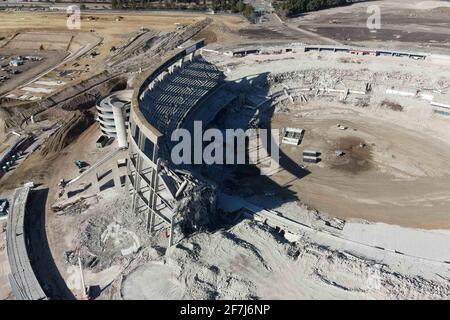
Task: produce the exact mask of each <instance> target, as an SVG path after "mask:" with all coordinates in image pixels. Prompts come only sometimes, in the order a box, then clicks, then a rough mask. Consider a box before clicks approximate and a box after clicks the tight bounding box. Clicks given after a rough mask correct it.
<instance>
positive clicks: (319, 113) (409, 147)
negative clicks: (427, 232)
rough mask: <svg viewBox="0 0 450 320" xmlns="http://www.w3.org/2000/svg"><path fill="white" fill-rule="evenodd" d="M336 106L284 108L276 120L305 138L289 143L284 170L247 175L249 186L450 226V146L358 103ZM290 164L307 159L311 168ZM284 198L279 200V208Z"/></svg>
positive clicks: (322, 205)
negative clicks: (311, 158) (312, 158)
mask: <svg viewBox="0 0 450 320" xmlns="http://www.w3.org/2000/svg"><path fill="white" fill-rule="evenodd" d="M330 104H331V103H329V102H328V103H327V105H326V107H325V106H324V104H323V102H319V101H315V102H311V103H308V104H307V105H306V106H305V105H303V106H301V107H298V108H291V111H290V112H287V113H277V114H276V115H275V116H274V117H273V119H272V123H271V126H272V127H273V128H279V129H283V128H286V127H295V128H303V129H305V135H304V137H303V140H302V142H301V144H300V145H299V146H292V145H287V144H282V145H281V146H280V149H281V150H280V156H281V158H282V159H285V160H284V161H283V160H282V161H281V170H280V171H279V172H278V173H276V174H274V175H272V176H270V177H266V176H253V177H251V176H246V177H245V179H241V181H239V182H240V183H239V186H240V187H241V188H242V190H244V191H246V192H247V193H250V194H251V193H253V194H258V193H259V194H263V193H267V190H270V194H276V195H277V197H278V198H282V199H283V201H295V200H297V199H300V201H302V202H303V203H305V204H307V205H308V206H310V207H312V208H315V209H317V210H319V211H322V212H325V213H328V214H330V215H331V216H335V217H340V218H362V219H365V220H368V221H374V222H385V223H389V224H398V225H402V226H407V227H416V228H426V229H447V228H450V219H449V208H450V192H448V190H450V179H449V176H450V167H449V166H448V161H449V159H450V148H449V147H448V146H447V145H445V144H443V143H442V142H440V141H439V140H438V139H435V138H434V137H431V136H429V135H425V134H422V133H419V132H416V131H414V130H410V129H406V128H403V127H401V126H398V125H395V124H393V123H389V122H386V121H383V120H381V119H379V118H377V117H376V116H374V115H371V114H370V113H366V112H365V111H361V112H360V111H359V110H358V109H357V108H354V107H353V108H350V107H347V106H345V105H343V104H339V103H337V102H336V103H332V104H333V106H331V105H330ZM360 110H362V109H360ZM388 112H394V111H388ZM303 150H315V151H318V152H319V153H320V158H321V161H320V162H319V163H317V164H311V163H303V161H302V153H303ZM286 159H287V160H286ZM283 163H291V164H296V165H298V166H301V165H303V166H305V168H306V170H307V172H304V173H301V174H299V172H297V171H295V170H292V169H291V168H290V167H288V166H284V165H283ZM277 202H278V203H279V199H278V200H275V198H274V206H273V209H275V210H276V206H277V204H276V203H277Z"/></svg>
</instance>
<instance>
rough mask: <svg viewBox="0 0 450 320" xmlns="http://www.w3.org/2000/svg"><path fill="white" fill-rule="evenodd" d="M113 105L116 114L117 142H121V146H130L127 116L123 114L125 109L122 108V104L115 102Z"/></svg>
mask: <svg viewBox="0 0 450 320" xmlns="http://www.w3.org/2000/svg"><path fill="white" fill-rule="evenodd" d="M111 107H112V111H113V115H114V124H115V126H116V133H117V143H118V144H119V148H121V149H126V148H128V141H127V130H126V127H125V117H124V114H123V113H124V110H122V107H121V106H114V105H113V104H111Z"/></svg>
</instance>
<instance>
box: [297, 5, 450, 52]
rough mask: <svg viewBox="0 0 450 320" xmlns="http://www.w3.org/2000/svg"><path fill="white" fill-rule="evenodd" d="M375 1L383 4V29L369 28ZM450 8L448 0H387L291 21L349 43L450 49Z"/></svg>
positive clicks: (381, 9)
mask: <svg viewBox="0 0 450 320" xmlns="http://www.w3.org/2000/svg"><path fill="white" fill-rule="evenodd" d="M373 5H376V6H378V7H379V8H380V13H381V29H379V30H369V29H368V28H367V25H366V22H367V19H368V17H369V16H370V15H371V13H372V12H371V13H370V14H369V13H367V8H368V7H369V6H373ZM449 12H450V6H449V4H448V2H444V1H408V3H405V1H400V0H387V1H373V2H364V3H357V4H353V5H351V6H347V7H341V8H333V9H328V10H322V11H319V12H313V13H307V14H305V15H302V16H300V17H297V18H294V19H290V20H289V23H291V24H296V25H298V26H299V27H300V28H304V29H306V30H309V31H311V32H314V33H316V34H319V35H322V36H325V37H328V38H332V39H335V40H337V41H340V42H342V43H346V44H350V43H353V44H354V43H360V44H361V45H366V46H370V45H371V46H380V47H395V46H397V47H398V48H402V44H404V43H408V46H409V48H413V47H414V48H421V49H422V50H426V51H428V50H437V51H439V52H448V51H447V50H449V47H448V43H449V41H448V40H449V36H450V33H449V31H448V28H449V26H450V22H449V20H448V16H449ZM405 48H406V47H405Z"/></svg>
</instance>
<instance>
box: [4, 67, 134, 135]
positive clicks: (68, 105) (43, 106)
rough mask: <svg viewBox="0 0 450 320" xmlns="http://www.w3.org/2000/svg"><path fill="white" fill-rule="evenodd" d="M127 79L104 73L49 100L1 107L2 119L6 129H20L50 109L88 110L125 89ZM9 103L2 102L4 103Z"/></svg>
mask: <svg viewBox="0 0 450 320" xmlns="http://www.w3.org/2000/svg"><path fill="white" fill-rule="evenodd" d="M125 83H126V79H125V78H124V77H122V76H114V75H111V74H110V73H109V72H102V73H100V74H98V75H96V76H94V77H92V78H90V79H88V80H85V81H82V82H80V83H79V84H77V85H74V86H72V87H70V88H66V89H65V90H64V91H61V92H58V93H56V94H55V95H53V96H51V97H50V98H48V99H45V100H43V101H38V102H30V103H24V104H20V105H18V106H16V107H4V106H1V107H0V119H1V120H2V121H4V123H5V126H6V128H18V127H20V126H21V125H22V124H23V123H24V122H25V121H27V120H28V119H30V117H31V116H32V115H36V114H39V113H42V112H44V111H47V110H48V109H50V108H54V107H60V108H62V109H64V110H70V111H72V110H77V109H87V108H90V107H92V106H93V105H94V104H95V102H96V100H97V99H99V98H100V97H102V96H105V95H106V94H108V93H109V92H111V91H112V90H115V89H123V87H124V86H125ZM4 102H6V103H7V101H3V100H2V101H0V103H1V104H2V105H3V103H4Z"/></svg>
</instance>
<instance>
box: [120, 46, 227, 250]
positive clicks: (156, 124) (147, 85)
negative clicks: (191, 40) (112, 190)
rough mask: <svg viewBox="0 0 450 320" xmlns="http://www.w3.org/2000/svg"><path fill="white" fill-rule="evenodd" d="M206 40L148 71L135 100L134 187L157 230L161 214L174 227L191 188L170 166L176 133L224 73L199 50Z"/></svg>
mask: <svg viewBox="0 0 450 320" xmlns="http://www.w3.org/2000/svg"><path fill="white" fill-rule="evenodd" d="M201 46H203V41H199V42H197V43H195V44H194V45H192V46H190V47H189V48H186V49H184V50H181V51H179V52H177V53H176V54H174V55H173V56H172V57H170V58H168V59H167V60H165V61H164V62H163V63H161V64H160V65H159V67H157V68H156V69H153V70H151V72H149V73H147V74H146V75H145V76H144V77H143V79H142V81H141V83H140V85H139V86H138V89H137V90H136V91H135V92H134V95H133V98H132V101H131V113H130V130H129V135H128V138H129V139H128V141H129V149H128V150H129V161H128V179H127V183H128V188H129V190H130V192H131V195H132V210H133V212H135V213H136V214H144V215H145V216H146V219H147V229H148V230H149V231H150V233H152V232H153V231H154V228H155V223H156V219H159V220H160V221H162V222H163V223H164V224H166V225H169V226H170V229H169V230H170V235H169V246H170V245H172V244H173V243H174V235H173V227H174V224H175V221H174V215H175V207H176V206H177V202H178V201H179V200H180V198H181V193H182V191H183V189H184V188H185V187H186V184H187V181H186V180H183V178H182V177H180V176H179V175H178V174H177V173H175V171H174V170H172V169H171V168H170V167H171V166H170V157H169V150H170V135H171V133H172V132H173V130H175V129H177V128H179V127H180V126H181V125H182V123H183V122H184V121H186V119H187V118H188V117H189V116H190V115H191V114H192V112H193V111H194V110H195V109H196V108H197V107H198V106H200V105H201V104H202V102H204V101H205V100H206V99H207V98H208V95H209V93H210V92H211V91H214V89H216V88H218V87H219V86H220V85H221V84H222V83H223V81H224V75H223V73H222V72H221V71H219V70H218V69H217V68H216V67H215V66H214V65H212V64H210V63H208V62H207V61H206V60H204V59H203V58H202V57H201V54H199V52H198V51H199V50H198V49H199V48H200V47H201Z"/></svg>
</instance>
